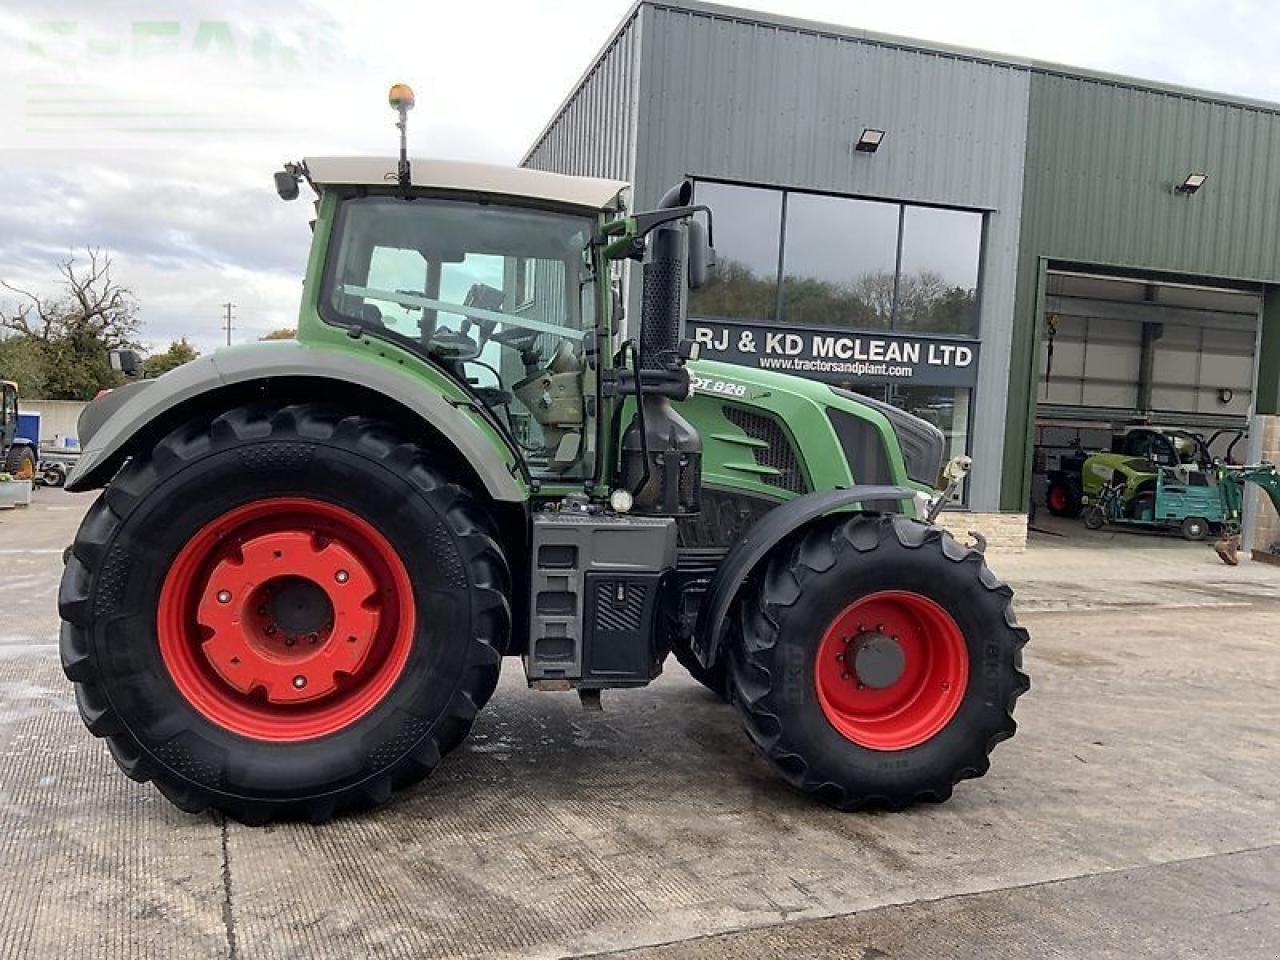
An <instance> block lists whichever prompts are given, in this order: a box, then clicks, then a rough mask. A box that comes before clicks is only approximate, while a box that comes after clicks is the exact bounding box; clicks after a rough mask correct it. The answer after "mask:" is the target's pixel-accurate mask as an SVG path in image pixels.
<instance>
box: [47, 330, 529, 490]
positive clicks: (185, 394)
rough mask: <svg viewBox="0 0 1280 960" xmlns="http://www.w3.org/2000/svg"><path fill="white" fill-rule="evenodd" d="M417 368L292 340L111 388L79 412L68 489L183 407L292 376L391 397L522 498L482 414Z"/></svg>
mask: <svg viewBox="0 0 1280 960" xmlns="http://www.w3.org/2000/svg"><path fill="white" fill-rule="evenodd" d="M419 373H421V374H422V375H421V376H416V375H414V374H413V373H410V372H407V371H406V370H405V369H404V365H402V364H394V363H384V362H379V361H376V360H373V359H365V358H364V357H361V356H356V355H353V354H351V353H348V352H342V351H338V350H329V349H324V348H317V347H310V346H307V345H305V344H302V343H297V342H293V341H280V342H277V343H270V344H266V343H264V344H255V345H252V346H250V347H246V348H242V349H238V350H228V351H226V352H221V353H215V354H208V355H206V356H203V357H200V358H199V359H197V360H193V361H191V362H190V363H186V364H183V365H182V366H180V367H178V368H177V369H175V370H172V371H170V372H169V373H167V374H165V375H164V376H163V377H160V378H159V379H156V380H148V381H141V382H138V383H132V384H129V385H128V386H125V387H122V388H120V389H118V390H113V391H112V392H110V393H108V394H106V395H105V396H103V397H101V398H100V399H98V400H95V401H94V402H93V403H92V404H90V405H89V406H88V407H87V408H86V409H85V412H84V413H83V414H82V415H81V418H80V426H79V432H80V442H81V445H82V450H83V452H82V453H81V455H80V459H79V461H78V462H77V464H76V466H75V469H74V470H73V471H72V472H71V476H70V477H68V479H67V489H68V490H73V491H78V490H92V489H94V488H95V487H101V486H104V485H105V484H106V483H107V482H108V481H109V480H110V479H111V477H112V476H113V475H114V474H115V471H116V470H117V469H118V468H119V465H120V463H122V462H123V460H124V458H125V457H126V456H128V454H129V450H130V447H131V444H132V443H133V441H134V440H135V438H137V437H138V436H139V435H140V434H144V433H145V432H147V431H148V429H149V428H151V427H153V426H156V425H159V424H162V423H163V422H164V420H165V419H166V415H167V414H171V413H173V412H174V411H175V410H176V409H177V408H178V407H180V406H182V405H185V404H190V403H191V402H192V401H197V400H198V399H199V398H200V397H202V396H204V395H207V394H211V393H213V392H215V391H219V390H223V389H225V388H228V387H233V386H236V385H251V384H253V383H255V382H263V383H266V382H268V381H270V380H276V379H280V378H291V377H292V378H307V379H310V380H317V379H318V380H331V381H333V393H332V395H333V397H334V398H335V399H336V400H337V402H339V403H340V402H341V399H340V398H341V396H342V391H343V387H344V386H345V385H348V384H359V385H360V386H362V387H364V388H367V389H369V390H372V391H374V392H376V393H377V394H379V395H381V396H383V397H385V398H387V399H389V400H391V401H394V402H395V403H397V404H399V405H400V406H401V407H404V408H405V409H406V410H408V411H410V412H411V413H412V414H414V415H416V416H417V417H419V418H420V419H421V420H422V421H423V422H424V423H425V424H426V425H428V426H429V427H431V428H432V429H434V430H435V431H437V432H438V433H439V434H441V435H442V436H443V437H444V438H445V440H447V441H448V442H449V443H451V444H452V445H453V447H454V448H455V449H456V450H457V451H458V453H459V455H460V456H461V457H462V458H463V459H464V460H465V461H466V462H467V464H469V465H470V467H471V468H472V469H473V470H474V471H475V473H476V475H477V476H478V477H479V478H480V481H481V483H482V484H483V485H484V488H485V490H486V491H487V492H488V494H489V496H491V497H492V498H493V499H494V500H498V501H507V502H520V501H523V500H525V499H526V498H527V493H526V491H525V489H524V486H523V484H522V483H521V482H520V481H519V480H518V479H517V477H518V465H517V462H516V459H515V456H514V454H513V453H511V452H510V451H509V450H507V449H506V447H505V444H504V443H503V441H502V440H501V438H500V437H499V436H498V434H497V431H495V430H494V429H493V428H492V427H490V426H489V425H488V424H486V423H485V422H484V421H483V419H482V418H481V417H480V416H479V415H478V414H477V415H474V416H473V415H472V414H471V413H470V412H469V410H468V408H467V406H466V403H465V401H460V400H459V398H458V397H451V396H450V395H449V393H448V392H447V391H448V390H449V389H450V387H451V385H448V384H433V383H432V382H429V381H427V380H424V377H426V376H428V375H431V376H433V377H436V376H438V372H437V371H434V370H432V371H419ZM460 396H461V394H460V392H459V397H460ZM451 400H452V401H453V402H451Z"/></svg>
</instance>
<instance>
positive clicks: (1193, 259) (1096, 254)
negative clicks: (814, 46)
mask: <svg viewBox="0 0 1280 960" xmlns="http://www.w3.org/2000/svg"><path fill="white" fill-rule="evenodd" d="M1193 171H1200V172H1205V173H1208V174H1209V179H1208V181H1207V182H1206V184H1205V186H1204V187H1202V188H1201V189H1200V191H1199V192H1198V193H1196V194H1195V195H1193V196H1180V195H1175V194H1174V193H1173V187H1174V185H1175V184H1178V183H1180V182H1182V180H1183V178H1184V177H1186V176H1187V174H1189V173H1192V172H1193ZM1046 259H1047V260H1056V261H1068V262H1074V263H1082V264H1092V265H1098V266H1103V267H1122V268H1128V269H1133V270H1151V271H1159V272H1167V273H1172V274H1178V275H1184V276H1188V277H1198V278H1206V279H1234V280H1247V281H1259V282H1280V111H1278V110H1268V109H1266V108H1264V107H1256V106H1251V105H1247V104H1242V103H1233V102H1228V101H1219V100H1215V99H1213V98H1212V97H1208V96H1194V95H1190V94H1182V93H1178V92H1175V91H1167V90H1159V89H1150V88H1145V87H1141V86H1138V85H1132V84H1125V83H1122V82H1108V81H1106V80H1102V79H1097V78H1090V77H1080V76H1070V75H1064V74H1059V73H1054V72H1048V71H1044V70H1038V71H1036V72H1035V73H1034V74H1033V76H1032V82H1031V99H1030V113H1029V119H1028V133H1027V157H1026V177H1025V192H1024V197H1023V202H1022V238H1021V243H1020V251H1019V267H1018V278H1019V279H1018V288H1017V300H1016V304H1015V314H1014V344H1013V366H1014V369H1015V370H1016V371H1017V374H1016V375H1015V376H1014V377H1013V379H1012V380H1011V382H1010V390H1009V412H1008V434H1007V441H1006V449H1005V478H1004V484H1003V492H1002V496H1001V502H1002V505H1003V506H1005V507H1006V508H1015V507H1016V506H1018V505H1020V504H1024V503H1025V502H1026V497H1027V492H1028V489H1029V486H1028V485H1029V455H1030V449H1031V446H1030V445H1031V430H1032V426H1033V424H1032V420H1033V419H1034V394H1033V392H1032V390H1033V386H1034V383H1035V380H1036V377H1037V366H1036V363H1035V362H1034V358H1035V357H1036V355H1037V351H1038V349H1039V341H1040V337H1041V334H1042V331H1041V330H1040V327H1041V323H1040V322H1039V318H1038V317H1037V308H1036V299H1037V278H1038V275H1039V272H1040V271H1039V266H1040V262H1041V260H1046ZM1269 319H1270V318H1269ZM1277 321H1280V318H1275V321H1273V322H1277Z"/></svg>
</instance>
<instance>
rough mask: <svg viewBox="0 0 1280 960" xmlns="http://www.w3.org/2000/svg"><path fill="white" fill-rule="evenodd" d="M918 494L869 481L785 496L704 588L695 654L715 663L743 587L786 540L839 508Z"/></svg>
mask: <svg viewBox="0 0 1280 960" xmlns="http://www.w3.org/2000/svg"><path fill="white" fill-rule="evenodd" d="M918 492H919V491H916V490H912V489H910V488H908V487H896V486H883V485H870V484H867V485H857V486H852V487H844V488H842V489H839V490H820V491H817V492H815V493H806V494H804V495H803V496H799V497H796V498H795V499H793V500H788V501H786V502H785V503H781V504H779V505H778V506H776V507H774V508H773V509H772V510H770V511H769V512H768V513H766V514H765V515H764V516H763V517H761V518H760V519H759V520H757V521H756V523H755V524H754V525H753V526H752V527H751V529H749V530H748V531H747V533H746V536H744V537H743V538H742V539H741V540H739V541H738V542H737V543H736V544H734V546H733V548H732V549H731V550H730V551H729V553H728V554H727V555H726V556H725V558H724V560H723V561H722V562H721V564H720V566H719V567H718V568H717V570H716V573H715V577H714V578H713V579H712V581H711V585H710V586H709V587H708V588H707V595H706V597H705V599H704V600H703V602H702V606H701V608H700V609H699V611H698V625H697V629H696V630H695V631H694V635H693V652H694V655H695V656H697V658H698V662H699V663H701V664H702V665H703V666H704V667H706V668H708V669H710V668H711V667H712V666H713V665H714V664H715V662H716V660H717V659H718V658H719V655H720V648H721V646H722V645H723V642H724V637H725V634H726V633H727V632H728V629H729V616H730V614H731V612H732V610H733V606H734V601H735V600H737V598H738V593H739V592H740V591H741V589H742V585H743V584H744V583H745V582H746V580H747V578H748V577H749V576H751V574H752V572H753V571H754V570H755V569H756V568H757V567H758V566H759V565H760V563H761V561H763V560H764V558H765V557H766V556H768V554H769V552H770V551H771V550H772V549H773V548H774V547H775V546H777V545H778V544H779V543H780V542H781V541H782V540H783V539H784V538H786V537H788V536H790V535H791V534H792V533H795V532H796V531H798V530H801V529H803V528H804V527H806V526H808V525H809V524H810V523H813V522H814V521H816V520H818V519H819V518H821V517H824V516H826V515H827V514H830V513H834V512H836V511H838V510H847V509H849V508H851V507H855V506H864V505H866V504H868V503H875V504H876V505H877V506H879V505H880V504H882V503H884V502H885V501H888V502H894V501H903V500H914V499H915V497H916V495H917V493H918Z"/></svg>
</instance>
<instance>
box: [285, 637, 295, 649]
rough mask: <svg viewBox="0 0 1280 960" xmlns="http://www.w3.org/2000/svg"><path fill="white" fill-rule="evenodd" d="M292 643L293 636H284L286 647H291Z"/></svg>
mask: <svg viewBox="0 0 1280 960" xmlns="http://www.w3.org/2000/svg"><path fill="white" fill-rule="evenodd" d="M293 644H294V639H293V637H285V638H284V645H285V646H286V647H292V646H293Z"/></svg>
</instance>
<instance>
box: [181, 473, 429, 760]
mask: <svg viewBox="0 0 1280 960" xmlns="http://www.w3.org/2000/svg"><path fill="white" fill-rule="evenodd" d="M412 590H413V588H412V584H411V583H410V580H409V574H408V572H407V571H406V569H405V566H404V563H403V562H402V561H401V560H400V557H399V555H398V554H397V553H396V551H395V549H394V548H393V547H392V546H391V544H390V543H389V542H387V539H386V538H385V537H383V536H382V534H380V533H379V532H378V531H377V530H376V529H374V528H373V526H371V525H370V524H369V523H368V522H367V521H365V520H363V519H361V518H360V517H358V516H356V515H355V514H354V513H352V512H351V511H349V510H346V509H344V508H342V507H339V506H336V505H335V504H332V503H325V502H323V501H319V500H308V499H302V498H298V497H276V498H271V499H266V500H258V501H255V502H253V503H249V504H245V505H244V506H241V507H237V508H235V509H234V510H230V511H228V512H227V513H224V514H223V515H222V516H220V517H218V518H217V519H216V520H214V521H213V522H211V523H209V524H207V525H206V526H204V527H203V528H201V530H200V531H199V532H197V533H196V535H195V536H193V537H192V538H191V539H190V540H189V541H188V542H187V544H186V546H184V547H183V548H182V550H180V551H179V552H178V555H177V557H176V558H175V559H174V561H173V564H172V566H170V568H169V572H168V574H167V575H166V576H165V580H164V584H163V586H162V587H161V589H160V602H159V606H158V609H157V615H156V634H157V638H158V640H159V645H160V655H161V658H162V659H163V660H164V664H165V667H166V668H167V669H168V671H169V675H170V677H172V678H173V682H174V683H175V684H176V685H177V687H178V690H179V691H180V692H181V693H182V695H183V697H185V698H186V700H187V702H188V703H190V704H191V705H192V706H193V707H194V708H195V709H196V710H197V711H199V712H200V713H201V714H202V715H203V716H204V717H206V718H207V719H209V720H211V721H212V722H214V723H216V724H218V725H219V726H221V727H224V728H226V729H227V730H230V731H232V732H233V733H238V734H241V735H242V736H246V737H252V738H254V739H257V740H271V741H292V740H307V739H311V738H313V737H322V736H325V735H326V734H330V733H335V732H337V731H339V730H341V729H343V728H344V727H346V726H348V725H350V724H351V723H353V722H354V721H355V720H357V719H359V718H360V717H362V716H364V715H365V714H366V713H368V712H369V711H370V710H371V709H373V707H374V706H376V705H377V704H378V703H379V702H380V701H381V700H382V699H383V698H384V697H385V696H386V695H387V693H388V692H389V691H390V690H391V688H392V687H393V686H394V685H395V682H396V680H398V679H399V677H400V674H401V673H402V672H403V670H404V665H405V662H406V661H407V660H408V657H409V651H410V649H411V648H412V646H413V631H414V607H413V593H412Z"/></svg>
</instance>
